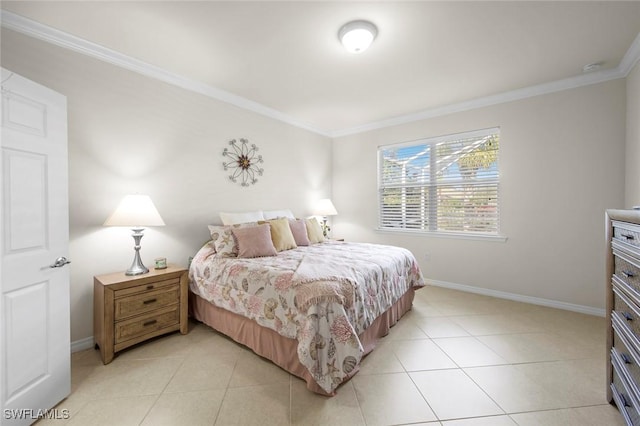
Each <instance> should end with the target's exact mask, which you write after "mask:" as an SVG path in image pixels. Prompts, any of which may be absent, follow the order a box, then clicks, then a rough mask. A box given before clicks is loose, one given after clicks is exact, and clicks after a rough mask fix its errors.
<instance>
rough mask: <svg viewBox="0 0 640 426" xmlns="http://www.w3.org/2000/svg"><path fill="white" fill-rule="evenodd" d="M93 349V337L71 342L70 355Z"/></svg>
mask: <svg viewBox="0 0 640 426" xmlns="http://www.w3.org/2000/svg"><path fill="white" fill-rule="evenodd" d="M91 348H93V336H89V337H85V338H84V339H80V340H74V341H73V342H71V353H74V352H80V351H84V350H85V349H91Z"/></svg>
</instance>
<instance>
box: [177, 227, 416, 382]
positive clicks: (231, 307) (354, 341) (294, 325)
mask: <svg viewBox="0 0 640 426" xmlns="http://www.w3.org/2000/svg"><path fill="white" fill-rule="evenodd" d="M250 228H257V227H255V226H250ZM273 228H274V225H273V222H271V229H272V230H273ZM267 229H268V228H267ZM236 232H237V234H236ZM267 232H268V231H267ZM272 232H273V231H272ZM234 235H240V233H239V231H237V230H236V229H234ZM215 236H217V235H216V234H214V233H213V231H212V237H215ZM319 240H320V241H317V242H315V243H313V242H311V243H309V245H296V246H295V247H289V248H288V249H283V250H276V252H275V253H272V254H271V255H267V256H257V257H253V256H251V257H245V256H238V254H236V255H233V254H229V253H224V248H222V249H221V247H220V245H219V244H216V241H217V242H220V241H221V239H220V238H218V239H217V240H216V239H215V238H214V239H212V241H209V242H208V243H206V244H205V245H204V246H203V247H202V248H201V249H200V250H199V251H198V252H197V254H196V255H195V256H194V258H193V260H192V262H191V265H190V268H189V278H190V313H191V315H192V316H193V317H194V318H195V319H196V320H198V321H201V322H203V323H205V324H207V325H209V326H210V327H212V328H213V329H215V330H217V331H219V332H221V333H223V334H225V335H227V336H229V337H231V338H232V339H234V340H235V341H237V342H239V343H241V344H243V345H245V346H247V347H249V348H251V349H252V350H253V351H254V352H256V353H257V354H258V355H261V356H263V357H265V358H267V359H269V360H271V361H272V362H274V363H275V364H276V365H278V366H280V367H282V368H283V369H285V370H287V371H288V372H290V373H292V374H294V375H296V376H298V377H301V378H302V379H304V380H305V381H306V383H307V388H308V389H310V390H311V391H313V392H316V393H319V394H323V395H334V394H335V392H336V389H337V388H338V386H339V385H340V384H342V383H343V382H345V381H346V380H348V379H349V378H351V377H353V375H354V374H356V373H357V371H358V369H359V365H360V361H361V360H362V358H363V357H364V356H365V355H366V354H368V353H369V352H371V351H372V350H373V348H374V347H375V345H376V342H377V340H378V339H379V338H380V337H382V336H384V335H386V334H387V333H388V331H389V328H390V327H391V326H393V325H394V324H395V323H396V322H397V321H398V320H399V319H400V317H402V316H403V315H404V314H405V313H406V312H407V311H409V310H410V309H411V305H412V302H413V298H414V292H415V290H417V289H419V288H420V287H422V286H423V285H424V280H423V277H422V274H421V272H420V269H419V267H418V263H417V261H416V259H415V258H414V256H413V255H412V254H411V252H410V251H408V250H406V249H404V248H400V247H393V246H384V245H377V244H365V243H352V242H343V241H333V240H327V241H322V240H323V239H319ZM230 241H231V243H230V245H231V246H233V245H234V244H239V245H240V246H242V244H243V241H242V239H241V240H239V241H238V240H236V239H230ZM274 241H275V240H274ZM252 244H253V245H255V240H252ZM245 245H246V244H245ZM294 245H295V244H294ZM241 248H242V247H241ZM236 249H237V248H236ZM241 252H242V250H241ZM240 254H242V253H240Z"/></svg>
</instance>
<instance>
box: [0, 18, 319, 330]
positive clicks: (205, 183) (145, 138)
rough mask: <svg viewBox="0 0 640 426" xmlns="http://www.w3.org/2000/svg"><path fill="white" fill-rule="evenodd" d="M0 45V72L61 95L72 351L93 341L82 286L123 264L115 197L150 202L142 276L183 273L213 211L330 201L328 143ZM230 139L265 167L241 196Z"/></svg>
mask: <svg viewBox="0 0 640 426" xmlns="http://www.w3.org/2000/svg"><path fill="white" fill-rule="evenodd" d="M1 42H2V45H1V54H2V56H1V62H2V66H3V67H4V68H7V69H9V70H11V71H14V72H16V73H18V74H21V75H23V76H24V77H27V78H29V79H31V80H34V81H36V82H38V83H40V84H43V85H45V86H48V87H50V88H52V89H54V90H56V91H58V92H60V93H62V94H64V95H66V96H67V101H68V122H69V203H70V258H71V260H72V263H71V265H70V266H71V340H72V341H79V340H81V339H85V338H88V337H91V336H92V335H93V328H92V321H93V320H92V318H93V317H92V315H93V313H92V300H93V287H92V286H93V275H97V274H102V273H107V272H112V271H118V270H124V269H126V268H128V267H129V265H130V264H131V260H132V259H133V239H132V238H131V231H130V230H128V229H121V228H105V227H103V226H102V223H103V222H104V221H105V219H106V218H107V217H108V216H109V215H110V214H111V212H112V211H113V210H114V209H115V207H116V206H117V204H118V202H119V201H120V199H121V198H122V197H123V196H124V195H125V194H127V193H133V192H139V193H146V194H149V195H150V196H151V198H152V199H153V201H154V203H155V204H156V207H157V208H158V210H159V212H160V214H161V216H162V217H163V219H164V221H165V223H166V224H167V226H165V227H162V228H150V229H148V230H147V231H146V232H145V236H144V238H143V239H142V251H141V254H142V258H143V261H144V262H145V264H146V265H147V266H150V265H152V262H153V259H154V258H155V257H158V256H166V257H167V258H168V259H169V261H170V262H175V263H179V264H182V265H185V266H186V264H187V261H188V257H189V256H191V255H193V254H194V253H195V252H196V251H197V250H198V248H199V247H200V246H201V245H202V243H204V242H205V241H206V240H207V238H208V232H207V224H209V223H214V222H218V220H219V219H218V212H219V211H240V210H252V209H281V208H290V209H292V210H293V212H294V213H295V214H297V215H301V216H302V215H307V214H310V210H311V206H312V204H313V201H315V200H316V199H319V198H325V197H329V196H330V190H331V141H330V140H329V139H328V138H325V137H322V136H318V135H315V134H312V133H309V132H306V131H303V130H300V129H298V128H295V127H292V126H288V125H285V124H283V123H280V122H277V121H274V120H272V119H269V118H265V117H262V116H260V115H257V114H253V113H251V112H247V111H245V110H242V109H240V108H236V107H233V106H230V105H228V104H224V103H221V102H217V101H214V100H212V99H210V98H206V97H204V96H201V95H198V94H195V93H191V92H188V91H185V90H182V89H179V88H176V87H173V86H171V85H168V84H164V83H161V82H159V81H156V80H153V79H150V78H146V77H143V76H141V75H138V74H135V73H132V72H129V71H126V70H123V69H121V68H118V67H115V66H112V65H109V64H107V63H104V62H100V61H97V60H94V59H91V58H88V57H86V56H83V55H79V54H76V53H73V52H71V51H68V50H65V49H61V48H58V47H55V46H53V45H50V44H47V43H44V42H41V41H38V40H35V39H32V38H29V37H26V36H23V35H20V34H17V33H14V32H12V31H9V30H5V29H3V30H2V41H1ZM240 137H245V138H248V139H249V140H250V141H251V142H253V143H256V144H257V145H258V147H259V148H260V153H261V154H262V155H263V156H264V169H265V174H264V176H263V177H262V179H261V180H260V182H258V184H256V185H255V186H253V187H250V188H242V187H240V186H239V185H237V184H233V183H231V182H229V181H228V179H227V177H226V176H227V174H226V173H225V172H224V170H223V168H222V165H221V164H222V156H221V154H222V150H223V148H224V147H225V146H227V142H228V141H229V140H230V139H233V138H240Z"/></svg>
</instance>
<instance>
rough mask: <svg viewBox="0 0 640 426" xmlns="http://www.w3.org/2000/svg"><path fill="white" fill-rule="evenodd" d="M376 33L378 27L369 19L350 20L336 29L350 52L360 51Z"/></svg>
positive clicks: (369, 43) (370, 41) (369, 42)
mask: <svg viewBox="0 0 640 426" xmlns="http://www.w3.org/2000/svg"><path fill="white" fill-rule="evenodd" d="M376 35H378V29H377V28H376V26H375V25H373V24H372V23H371V22H369V21H351V22H348V23H346V24H344V25H343V26H342V28H340V31H338V38H339V39H340V41H341V42H342V44H343V45H344V47H345V49H347V51H348V52H350V53H362V52H364V51H365V50H367V48H368V47H369V46H370V45H371V43H372V42H373V40H374V39H375V38H376Z"/></svg>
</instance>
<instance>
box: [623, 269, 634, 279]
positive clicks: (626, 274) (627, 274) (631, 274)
mask: <svg viewBox="0 0 640 426" xmlns="http://www.w3.org/2000/svg"><path fill="white" fill-rule="evenodd" d="M622 275H624V276H625V277H627V278H633V277H635V276H636V274H634V273H633V272H632V271H622Z"/></svg>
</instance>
